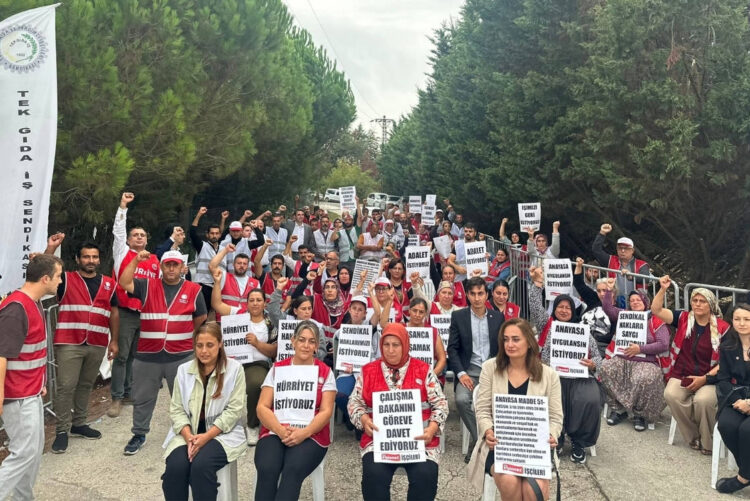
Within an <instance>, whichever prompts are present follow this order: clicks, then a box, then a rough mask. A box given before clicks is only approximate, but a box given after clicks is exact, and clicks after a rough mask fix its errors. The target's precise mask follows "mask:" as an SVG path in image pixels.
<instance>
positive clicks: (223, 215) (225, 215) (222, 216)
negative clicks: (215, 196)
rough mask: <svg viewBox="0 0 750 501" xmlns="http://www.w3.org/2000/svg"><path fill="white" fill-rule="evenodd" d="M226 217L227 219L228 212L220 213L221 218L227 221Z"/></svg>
mask: <svg viewBox="0 0 750 501" xmlns="http://www.w3.org/2000/svg"><path fill="white" fill-rule="evenodd" d="M228 217H229V211H228V210H225V211H221V218H222V219H227V218H228Z"/></svg>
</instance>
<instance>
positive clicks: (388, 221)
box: [385, 219, 393, 224]
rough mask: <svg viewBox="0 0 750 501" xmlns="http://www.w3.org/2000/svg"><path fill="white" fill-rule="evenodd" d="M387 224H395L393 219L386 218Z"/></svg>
mask: <svg viewBox="0 0 750 501" xmlns="http://www.w3.org/2000/svg"><path fill="white" fill-rule="evenodd" d="M385 224H393V219H388V220H386V222H385Z"/></svg>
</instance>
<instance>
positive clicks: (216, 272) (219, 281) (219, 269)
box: [211, 268, 224, 284]
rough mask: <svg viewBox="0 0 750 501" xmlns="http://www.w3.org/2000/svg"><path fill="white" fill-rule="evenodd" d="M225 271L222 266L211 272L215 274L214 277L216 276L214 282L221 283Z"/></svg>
mask: <svg viewBox="0 0 750 501" xmlns="http://www.w3.org/2000/svg"><path fill="white" fill-rule="evenodd" d="M223 273H224V272H223V271H222V269H221V268H216V269H215V270H214V271H212V272H211V275H213V277H214V282H215V283H217V284H219V283H221V275H222V274H223Z"/></svg>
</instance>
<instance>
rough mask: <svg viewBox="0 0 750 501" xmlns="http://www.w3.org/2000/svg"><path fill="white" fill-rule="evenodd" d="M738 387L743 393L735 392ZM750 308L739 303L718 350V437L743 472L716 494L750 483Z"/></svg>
mask: <svg viewBox="0 0 750 501" xmlns="http://www.w3.org/2000/svg"><path fill="white" fill-rule="evenodd" d="M736 386H742V387H744V390H734V391H733V389H734V388H735V387H736ZM748 388H750V304H746V303H740V304H738V305H737V306H735V308H734V312H733V313H732V329H730V330H729V332H727V334H726V335H725V336H724V339H722V341H721V345H720V346H719V374H718V376H717V377H716V393H717V396H719V399H720V401H719V405H720V407H719V414H718V418H717V420H718V423H719V433H721V439H722V440H723V441H724V443H725V444H726V446H727V447H728V448H729V450H730V451H732V454H734V459H735V461H737V466H739V468H740V471H739V473H738V474H737V475H736V476H734V477H727V478H722V479H720V480H719V481H718V482H716V490H717V491H719V492H723V493H725V494H730V493H732V492H737V491H738V490H740V489H743V488H745V487H747V485H748V483H750V391H748Z"/></svg>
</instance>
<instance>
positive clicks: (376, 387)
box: [359, 357, 440, 449]
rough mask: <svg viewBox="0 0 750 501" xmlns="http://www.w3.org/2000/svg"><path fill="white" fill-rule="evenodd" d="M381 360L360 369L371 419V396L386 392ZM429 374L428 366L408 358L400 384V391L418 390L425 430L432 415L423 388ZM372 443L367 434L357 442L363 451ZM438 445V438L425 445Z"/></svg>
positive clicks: (363, 391) (386, 387)
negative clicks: (407, 365) (374, 393)
mask: <svg viewBox="0 0 750 501" xmlns="http://www.w3.org/2000/svg"><path fill="white" fill-rule="evenodd" d="M380 362H381V359H377V360H375V361H374V362H370V363H369V364H367V365H365V366H364V367H362V399H363V400H364V401H365V404H366V405H367V409H368V413H367V414H368V415H369V416H370V418H372V394H373V392H376V391H388V383H387V382H386V381H385V378H384V377H383V369H382V368H381V366H380ZM429 372H430V366H429V365H427V364H426V363H425V362H422V361H421V360H417V359H416V358H411V357H410V358H409V367H407V368H406V374H404V381H403V383H402V384H401V389H402V390H419V394H420V397H421V401H422V422H423V425H424V428H427V424H428V422H429V420H430V416H431V415H432V411H431V410H430V405H429V403H428V402H427V388H426V387H425V384H426V381H427V374H428V373H429ZM371 442H372V437H371V436H369V435H368V434H367V433H363V434H362V440H360V442H359V446H360V447H361V448H362V449H364V448H365V447H367V446H368V445H370V443H371ZM439 445H440V438H439V437H438V436H435V437H433V439H432V441H431V442H430V443H429V444H427V445H426V447H427V448H428V449H432V448H435V447H438V446H439Z"/></svg>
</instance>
